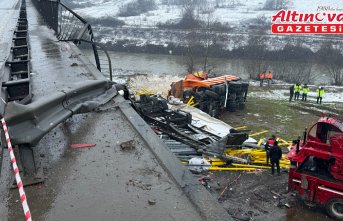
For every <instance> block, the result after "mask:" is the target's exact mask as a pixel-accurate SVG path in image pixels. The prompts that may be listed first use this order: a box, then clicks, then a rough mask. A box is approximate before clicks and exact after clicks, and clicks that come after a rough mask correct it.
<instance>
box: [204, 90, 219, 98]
mask: <svg viewBox="0 0 343 221" xmlns="http://www.w3.org/2000/svg"><path fill="white" fill-rule="evenodd" d="M205 94H206V95H207V96H209V97H211V98H213V99H215V100H218V99H219V95H218V94H217V93H216V92H213V91H210V90H206V91H205Z"/></svg>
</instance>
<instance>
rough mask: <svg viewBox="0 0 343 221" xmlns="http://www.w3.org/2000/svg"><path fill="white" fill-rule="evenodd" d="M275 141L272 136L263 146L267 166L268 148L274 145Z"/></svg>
mask: <svg viewBox="0 0 343 221" xmlns="http://www.w3.org/2000/svg"><path fill="white" fill-rule="evenodd" d="M275 141H276V137H275V135H272V137H271V138H269V139H268V140H267V142H266V144H265V145H264V149H265V150H266V163H267V165H269V158H270V156H269V150H270V148H271V147H272V146H273V145H274V142H275Z"/></svg>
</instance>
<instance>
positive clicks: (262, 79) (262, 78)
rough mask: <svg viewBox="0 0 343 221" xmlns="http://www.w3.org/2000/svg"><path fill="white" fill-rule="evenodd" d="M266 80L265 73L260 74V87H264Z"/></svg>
mask: <svg viewBox="0 0 343 221" xmlns="http://www.w3.org/2000/svg"><path fill="white" fill-rule="evenodd" d="M264 78H265V73H264V72H262V73H261V74H260V87H262V86H263V81H264Z"/></svg>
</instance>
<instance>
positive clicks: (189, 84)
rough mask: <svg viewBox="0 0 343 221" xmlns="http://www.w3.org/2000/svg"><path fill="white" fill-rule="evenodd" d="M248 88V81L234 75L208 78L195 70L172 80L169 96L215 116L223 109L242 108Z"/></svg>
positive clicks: (232, 110) (231, 110)
mask: <svg viewBox="0 0 343 221" xmlns="http://www.w3.org/2000/svg"><path fill="white" fill-rule="evenodd" d="M248 88H249V83H247V82H244V81H242V80H241V78H239V77H237V76H234V75H223V76H220V77H215V78H208V77H207V75H206V73H205V72H197V73H193V74H188V75H187V76H186V77H185V79H184V80H181V81H178V82H173V83H172V85H171V89H170V91H169V96H174V97H177V98H179V99H181V100H182V101H183V102H184V103H187V104H189V105H192V106H194V107H197V108H199V109H200V110H202V111H204V112H206V113H208V114H210V115H211V116H213V117H216V116H218V115H219V114H220V113H221V112H222V111H224V110H227V111H230V112H235V111H237V110H242V109H244V108H245V101H246V98H247V93H248Z"/></svg>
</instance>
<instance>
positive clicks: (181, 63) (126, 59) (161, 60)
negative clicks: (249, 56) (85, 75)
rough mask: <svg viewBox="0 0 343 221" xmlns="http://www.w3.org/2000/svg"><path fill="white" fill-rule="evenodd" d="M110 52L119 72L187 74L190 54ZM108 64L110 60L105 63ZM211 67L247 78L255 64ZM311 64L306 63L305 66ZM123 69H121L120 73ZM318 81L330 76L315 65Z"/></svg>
mask: <svg viewBox="0 0 343 221" xmlns="http://www.w3.org/2000/svg"><path fill="white" fill-rule="evenodd" d="M82 50H83V52H84V53H85V54H86V55H87V56H88V57H89V58H90V59H91V60H92V61H93V60H94V56H93V52H92V50H85V49H82ZM109 55H110V57H111V61H112V69H114V70H115V73H121V71H122V72H131V73H132V72H133V73H140V74H157V75H159V74H171V75H179V76H184V75H185V73H186V72H187V66H186V63H187V57H186V56H181V55H161V54H145V53H127V52H114V51H109ZM100 59H101V60H105V59H106V58H105V55H104V54H101V53H100ZM102 63H103V64H105V63H106V62H102ZM195 63H196V65H195V67H196V68H197V69H199V70H201V69H202V68H201V67H202V66H203V65H202V63H203V60H201V59H198V60H197V61H196V62H195ZM208 63H209V64H210V66H208V68H207V69H208V70H209V69H212V70H211V71H212V72H213V73H215V74H217V75H223V74H233V75H237V76H239V77H241V78H243V79H248V78H249V73H250V72H251V70H252V68H251V64H252V63H253V61H251V60H244V59H226V58H209V61H208ZM279 63H280V62H273V61H271V62H268V64H267V67H268V68H267V70H271V71H272V72H273V67H277V66H278V64H279ZM293 64H294V63H290V64H289V65H288V66H285V68H286V71H285V73H287V68H289V72H290V74H291V73H292V72H294V65H293ZM297 65H298V67H300V68H301V67H302V63H297ZM305 65H307V64H304V66H305ZM118 70H119V72H118ZM311 72H312V76H316V77H315V78H314V80H313V81H314V83H316V84H327V83H329V82H328V81H329V80H328V77H327V76H326V75H325V73H324V72H323V67H322V66H320V65H316V64H314V65H313V66H312V69H311ZM257 75H258V72H256V73H253V76H257Z"/></svg>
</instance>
